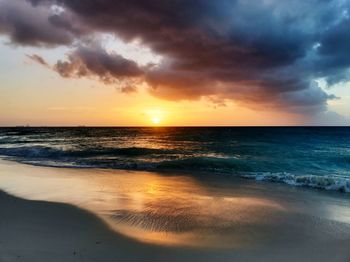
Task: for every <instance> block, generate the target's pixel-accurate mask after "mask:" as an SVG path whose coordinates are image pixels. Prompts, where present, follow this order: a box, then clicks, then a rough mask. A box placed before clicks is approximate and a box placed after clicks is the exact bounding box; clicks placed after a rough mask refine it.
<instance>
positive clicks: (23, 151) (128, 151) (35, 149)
mask: <svg viewBox="0 0 350 262" xmlns="http://www.w3.org/2000/svg"><path fill="white" fill-rule="evenodd" d="M172 153H175V151H173V150H165V149H153V148H143V147H126V148H95V149H82V150H72V149H66V150H64V149H60V148H53V147H46V146H30V147H27V146H21V147H9V148H0V155H4V156H12V157H28V158H31V159H33V158H43V159H45V158H60V157H75V158H79V157H93V156H105V155H111V156H113V155H115V156H118V155H119V156H144V155H151V154H172Z"/></svg>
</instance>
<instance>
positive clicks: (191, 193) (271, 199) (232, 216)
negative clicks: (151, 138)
mask: <svg viewBox="0 0 350 262" xmlns="http://www.w3.org/2000/svg"><path fill="white" fill-rule="evenodd" d="M0 190H4V191H6V192H8V193H10V194H14V195H16V196H20V197H23V198H26V199H31V200H46V201H53V202H63V203H69V204H73V205H76V206H78V207H81V208H84V209H88V210H90V211H92V212H94V213H95V214H97V215H99V216H100V217H101V218H103V219H104V220H105V221H106V222H107V223H108V224H109V225H110V226H111V227H112V228H113V229H115V230H116V231H117V232H119V233H122V234H124V235H126V236H129V237H132V238H135V239H137V240H140V241H144V242H150V243H155V244H161V245H180V246H191V247H193V246H194V247H210V248H240V249H242V248H247V247H249V248H250V249H252V248H255V247H256V248H259V247H261V246H274V247H276V246H277V247H278V246H282V247H286V246H287V247H288V246H296V247H298V246H309V245H310V246H314V245H315V246H317V245H318V244H319V243H323V244H324V243H327V241H330V242H332V243H334V241H344V240H345V239H347V240H349V239H350V201H349V198H348V196H347V195H341V194H338V193H332V192H326V191H324V192H322V191H319V192H315V191H311V190H305V189H302V188H293V187H288V186H286V185H278V184H269V183H261V182H255V181H250V180H242V179H239V178H237V179H232V178H231V179H229V178H218V177H216V176H205V177H201V178H200V179H196V176H187V175H178V174H169V173H167V174H159V173H154V172H140V171H138V172H134V171H118V170H103V169H72V168H69V169H67V168H52V167H35V166H30V165H23V164H18V163H16V162H8V161H0Z"/></svg>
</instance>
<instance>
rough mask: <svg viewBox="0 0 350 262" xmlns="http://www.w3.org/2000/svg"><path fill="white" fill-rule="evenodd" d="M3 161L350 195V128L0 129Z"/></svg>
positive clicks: (0, 152)
mask: <svg viewBox="0 0 350 262" xmlns="http://www.w3.org/2000/svg"><path fill="white" fill-rule="evenodd" d="M0 157H1V158H3V159H8V160H14V161H18V162H22V163H27V164H33V165H42V166H55V167H72V168H82V167H84V168H109V169H128V170H151V171H165V170H166V171H169V170H172V171H176V172H186V173H191V174H193V175H194V176H196V175H201V176H202V175H206V174H211V175H217V176H223V175H226V176H240V177H244V178H251V179H256V180H264V181H270V182H279V183H286V184H289V185H292V186H304V187H313V188H318V189H325V190H337V191H341V192H348V193H349V192H350V128H347V127H193V128H192V127H183V128H182V127H157V128H151V127H150V128H112V127H111V128H89V127H77V128H30V127H18V128H0Z"/></svg>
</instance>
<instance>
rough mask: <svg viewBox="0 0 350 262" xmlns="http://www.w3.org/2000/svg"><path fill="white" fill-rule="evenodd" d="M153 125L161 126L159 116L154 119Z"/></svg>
mask: <svg viewBox="0 0 350 262" xmlns="http://www.w3.org/2000/svg"><path fill="white" fill-rule="evenodd" d="M151 120H152V123H153V124H154V125H159V124H160V121H161V119H160V118H159V117H158V116H154V117H152V119H151Z"/></svg>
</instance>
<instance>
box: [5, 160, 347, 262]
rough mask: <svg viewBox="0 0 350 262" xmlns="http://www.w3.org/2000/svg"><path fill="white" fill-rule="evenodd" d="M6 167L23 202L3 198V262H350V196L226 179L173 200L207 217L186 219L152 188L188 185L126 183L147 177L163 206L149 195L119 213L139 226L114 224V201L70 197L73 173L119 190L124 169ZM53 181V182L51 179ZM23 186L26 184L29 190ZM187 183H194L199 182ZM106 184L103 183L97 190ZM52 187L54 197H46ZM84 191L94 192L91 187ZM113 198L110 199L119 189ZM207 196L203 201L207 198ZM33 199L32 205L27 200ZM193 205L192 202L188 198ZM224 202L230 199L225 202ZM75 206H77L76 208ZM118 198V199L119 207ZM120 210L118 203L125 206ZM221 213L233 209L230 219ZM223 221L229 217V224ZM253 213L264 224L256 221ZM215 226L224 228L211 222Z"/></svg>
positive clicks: (9, 187) (10, 188)
mask: <svg viewBox="0 0 350 262" xmlns="http://www.w3.org/2000/svg"><path fill="white" fill-rule="evenodd" d="M1 164H2V165H0V167H1V168H0V188H1V189H2V190H5V191H7V192H10V193H11V194H14V193H16V194H17V195H21V197H22V198H19V197H15V196H13V195H10V194H8V193H5V192H3V191H2V192H1V193H0V214H1V216H0V261H1V262H7V261H30V262H32V261H33V262H40V261H52V262H55V261H57V262H61V261H99V262H100V261H339V262H349V261H350V248H349V247H350V224H349V223H348V221H347V215H348V212H349V207H348V206H347V203H348V198H347V197H346V196H344V195H340V194H329V193H327V192H317V191H315V192H313V191H310V190H307V191H304V190H303V189H289V188H288V187H281V188H280V187H279V186H278V185H270V184H259V183H258V184H255V182H254V183H252V182H245V181H240V182H237V181H234V182H233V183H232V184H229V183H228V182H227V181H226V183H224V185H223V184H222V182H217V181H216V182H213V181H207V182H205V183H204V184H203V183H202V184H200V186H201V190H202V191H198V189H195V188H193V185H191V186H192V190H190V191H191V192H192V194H191V195H192V196H193V198H194V199H195V200H190V199H187V200H185V201H184V200H181V201H180V202H172V203H170V205H173V204H174V203H175V204H176V205H178V207H179V206H182V207H184V205H185V203H191V206H190V210H192V209H193V208H194V207H197V211H198V210H199V211H198V212H197V213H195V214H192V213H191V212H190V211H189V210H187V209H186V208H184V210H185V211H181V212H183V213H181V215H178V212H179V211H178V210H179V209H176V212H177V213H176V212H175V213H176V214H175V215H174V210H173V209H171V210H169V207H168V206H166V205H165V203H164V202H162V201H163V200H160V199H161V198H164V195H163V194H164V192H163V193H162V194H161V193H158V195H157V194H155V193H154V192H153V191H154V190H156V189H155V188H154V187H155V183H156V182H157V183H158V186H159V187H161V188H162V190H165V189H164V188H167V187H166V186H167V184H166V182H165V181H168V180H170V181H171V184H172V185H173V184H174V183H175V182H176V181H177V182H178V183H179V181H180V179H183V178H180V177H177V176H175V178H174V177H166V176H165V177H162V176H161V177H158V175H155V174H134V175H132V174H130V173H128V174H127V177H130V176H133V178H132V180H133V181H129V182H130V183H138V184H140V183H142V180H141V178H144V179H146V178H147V179H148V180H147V181H148V182H149V181H152V183H153V191H152V192H151V193H152V194H150V195H149V196H148V198H151V200H152V201H156V202H149V201H151V200H150V199H147V197H146V195H145V196H142V199H143V201H144V202H143V203H142V205H141V204H140V203H139V204H138V205H141V210H138V209H136V208H135V207H134V206H132V205H131V207H130V209H129V210H128V209H127V208H126V207H127V206H130V203H129V202H128V205H125V203H124V205H125V206H123V208H122V209H123V212H124V213H121V212H120V210H119V211H118V212H117V211H115V212H117V214H118V216H117V217H120V216H121V214H125V213H127V214H128V215H130V214H131V212H132V214H133V216H131V217H130V219H131V221H132V222H133V223H131V224H128V223H123V221H120V220H113V219H114V218H113V217H112V219H111V220H110V219H108V217H110V216H104V214H103V212H102V213H101V210H105V208H107V207H110V204H108V205H105V206H103V208H101V210H99V209H97V208H96V206H97V205H94V203H92V204H91V202H94V201H93V200H91V199H90V200H89V201H87V200H88V198H86V196H84V194H83V193H81V195H83V196H81V197H82V198H79V200H80V202H76V199H74V196H75V195H74V194H73V193H72V192H71V193H70V195H69V194H68V192H69V190H73V191H74V192H75V194H76V193H78V194H79V192H76V190H77V188H75V187H73V188H72V187H71V186H70V183H72V182H73V180H71V179H72V174H73V173H74V174H75V177H74V184H75V183H83V182H82V181H84V179H88V178H89V172H93V173H94V174H95V175H94V176H96V173H99V175H100V176H101V179H102V178H103V181H104V182H106V179H107V178H106V177H108V178H110V179H112V180H113V181H115V180H116V181H117V182H118V183H121V182H123V183H125V182H126V180H123V179H125V178H124V177H123V171H117V172H115V173H113V175H111V174H110V173H108V172H107V173H104V171H98V170H84V171H79V172H77V173H75V172H76V171H69V170H66V169H50V168H40V167H30V166H25V165H20V164H13V163H8V162H6V161H4V162H1ZM24 170H26V172H27V175H29V173H30V175H29V177H31V179H33V177H36V178H35V179H36V180H31V179H30V178H27V179H26V176H27V175H23V172H24ZM9 171H11V172H12V173H9ZM16 172H17V173H16ZM19 172H22V174H19ZM28 172H29V173H28ZM70 172H73V173H70ZM80 172H83V173H84V175H83V176H84V177H80V178H78V177H79V173H80ZM41 173H42V175H41ZM118 174H119V175H118ZM9 175H11V176H12V178H11V177H9ZM45 176H46V178H45ZM57 176H58V177H57ZM104 176H106V177H104ZM156 178H157V179H159V180H156ZM45 179H46V180H49V181H43V180H45ZM50 179H51V180H50ZM75 179H78V180H75ZM79 179H82V180H79ZM149 179H150V180H149ZM186 179H187V178H186ZM163 180H164V181H163ZM19 181H22V183H23V184H21V183H20V182H19ZM35 181H36V184H35V183H34V182H35ZM39 181H41V183H39ZM50 181H51V182H53V181H54V182H55V183H52V185H55V186H56V190H55V192H53V188H50V186H49V185H50V183H51V182H50ZM184 181H186V183H189V181H192V180H189V181H187V180H184ZM100 182H101V181H99V182H96V181H94V185H95V186H96V184H99V183H100ZM108 182H110V181H109V180H108ZM182 182H183V181H182ZM162 183H163V184H162ZM186 183H185V184H181V183H180V184H178V185H177V184H176V183H175V185H177V189H175V188H170V189H168V190H170V191H173V192H174V193H175V191H176V190H180V186H181V185H182V186H183V187H184V186H185V185H187V186H188V184H186ZM228 184H229V185H228ZM26 185H27V186H26ZM44 185H45V188H48V189H49V191H43V190H44V187H43V186H44ZM64 185H66V186H64ZM86 185H87V184H84V186H86ZM80 186H81V185H80ZM197 186H199V185H197ZM129 187H130V186H128V188H129ZM34 188H36V194H34V193H33V194H32V195H30V191H33V190H34ZM63 188H64V190H63ZM84 188H86V190H89V188H88V187H84ZM113 188H114V186H113ZM124 190H125V189H123V191H113V192H112V193H113V195H115V194H121V192H123V194H121V196H119V198H122V199H123V201H124V202H125V201H129V200H130V199H128V197H130V196H128V195H126V194H125V191H124ZM106 191H107V192H111V191H110V189H108V190H106ZM21 192H22V193H21ZM50 192H51V195H50V194H49V193H50ZM92 192H96V191H93V190H92V191H89V192H88V194H87V195H89V196H91V194H92ZM140 192H141V191H139V192H137V196H138V197H140ZM199 192H200V193H201V194H202V195H200V197H201V198H200V197H199ZM176 193H177V194H179V193H180V194H186V191H184V189H181V190H180V192H176ZM204 193H205V194H204ZM63 194H65V195H66V198H61V199H60V198H59V197H58V196H62V195H63ZM67 194H68V195H67ZM168 194H169V192H168V191H167V192H165V195H168ZM203 194H204V195H205V196H206V198H204V200H202V201H205V202H204V203H202V202H200V201H199V200H198V199H202V198H203ZM45 195H46V196H47V197H46V198H47V199H50V201H51V200H52V201H54V202H49V201H42V200H39V199H43V200H44V199H45ZM25 196H27V197H26V198H28V199H31V200H26V199H23V197H25ZM97 196H99V197H100V198H104V202H108V201H107V200H108V199H110V197H111V195H110V194H109V193H108V194H107V195H93V197H92V199H95V198H96V197H97ZM132 196H133V195H132ZM209 196H210V197H211V198H209ZM253 196H254V198H253ZM154 198H157V200H155V199H154ZM186 198H188V196H187V195H186ZM221 198H224V200H225V201H224V200H223V199H221ZM34 199H36V200H34ZM69 199H71V201H68V200H69ZM82 199H85V200H86V201H85V202H84V201H82ZM212 199H214V201H212ZM227 199H229V201H228V202H229V204H227V203H226V200H227ZM119 200H120V199H119ZM166 200H167V201H168V199H166ZM114 201H115V199H113V201H112V202H113V203H114ZM138 201H139V199H138ZM191 201H193V203H192V202H191ZM223 201H224V202H223ZM58 202H61V203H58ZM62 202H63V203H62ZM64 202H65V203H64ZM79 203H80V204H79ZM101 203H102V202H101ZM118 203H119V204H118V205H117V206H119V205H121V203H123V202H118ZM214 203H218V205H219V206H215V204H214ZM225 203H226V204H225ZM95 204H96V203H95ZM151 204H152V205H153V206H154V205H157V208H156V209H152V210H151V211H152V212H149V213H147V216H145V215H143V216H141V215H140V214H144V212H145V207H147V208H154V207H153V206H151V207H149V206H150V205H151ZM195 205H197V206H195ZM201 205H204V206H205V208H204V209H205V210H209V211H210V213H211V215H208V214H207V213H205V212H204V211H202V210H201V208H202V207H201ZM164 206H165V207H164ZM85 207H86V208H85ZM235 207H236V208H235ZM311 207H312V208H311ZM114 208H115V207H114ZM222 210H225V212H224V213H223V211H222ZM146 211H147V210H146ZM148 211H149V210H148ZM184 213H186V218H187V220H185V221H182V220H181V219H183V217H184V215H185V214H184ZM107 214H108V212H107ZM150 214H153V216H150ZM198 214H200V215H202V216H203V217H205V218H206V219H199V220H198V218H196V215H198ZM216 215H217V216H216ZM223 215H225V219H223V218H222V216H223ZM253 215H254V216H255V219H253V218H250V217H251V216H253ZM220 216H221V219H220V218H219V217H220ZM337 217H338V218H337ZM213 219H214V220H215V221H212V220H213ZM140 220H144V223H141V224H140V223H136V222H137V221H138V222H140ZM177 220H179V221H178V224H176V225H178V228H177V230H178V231H176V230H174V229H173V226H172V225H173V223H175V222H176V221H177ZM245 220H248V221H245ZM113 221H114V222H115V223H113ZM135 221H136V222H135ZM150 221H153V222H152V223H151V222H150ZM164 221H165V222H166V223H165V224H169V225H170V226H168V227H164V226H163V227H160V226H159V224H160V225H163V224H164ZM174 221H175V222H174ZM155 223H156V224H157V223H158V227H156V226H154V224H155ZM203 223H204V224H203ZM145 225H146V226H145ZM150 225H153V227H150ZM185 225H186V226H185ZM188 225H191V226H188ZM118 226H121V228H123V229H124V230H127V231H128V230H130V231H131V230H133V228H138V227H141V229H140V230H141V231H140V232H143V233H144V234H147V231H152V232H154V231H157V232H158V233H159V234H164V235H163V236H164V237H163V240H167V238H172V237H176V236H178V235H180V236H182V237H183V236H184V235H186V234H189V233H191V234H190V235H191V237H190V238H189V240H191V241H197V242H198V243H201V239H205V238H208V239H210V240H214V241H216V242H218V243H216V245H212V246H210V245H208V243H211V242H210V241H209V242H205V241H204V242H203V243H206V245H189V243H188V242H186V241H185V239H186V238H184V237H183V238H179V239H181V240H184V241H183V242H182V243H171V242H169V241H164V243H162V242H161V241H150V239H142V238H140V237H137V235H133V234H127V232H126V233H125V232H124V231H123V230H121V228H120V227H118ZM163 231H165V233H164V232H163ZM167 232H168V233H167ZM148 233H149V232H148ZM193 235H194V236H193ZM158 240H159V239H158ZM187 240H188V239H187ZM225 242H226V243H225ZM230 242H231V243H230ZM234 243H243V244H242V245H237V244H234ZM231 244H232V245H231Z"/></svg>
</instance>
